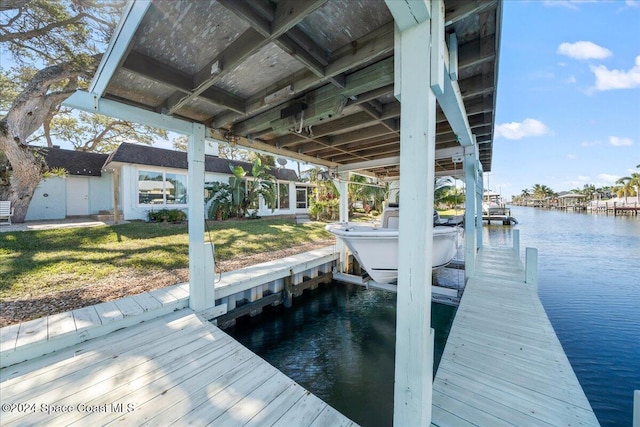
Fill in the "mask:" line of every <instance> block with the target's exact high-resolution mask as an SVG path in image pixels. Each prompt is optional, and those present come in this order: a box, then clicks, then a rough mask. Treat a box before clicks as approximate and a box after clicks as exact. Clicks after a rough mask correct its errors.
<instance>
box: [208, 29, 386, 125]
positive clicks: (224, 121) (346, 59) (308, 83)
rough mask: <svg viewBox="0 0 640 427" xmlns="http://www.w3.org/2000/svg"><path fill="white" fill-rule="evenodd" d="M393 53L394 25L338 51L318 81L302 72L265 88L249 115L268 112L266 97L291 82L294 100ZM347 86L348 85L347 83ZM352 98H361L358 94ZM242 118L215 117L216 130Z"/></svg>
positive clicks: (251, 102) (249, 107)
mask: <svg viewBox="0 0 640 427" xmlns="http://www.w3.org/2000/svg"><path fill="white" fill-rule="evenodd" d="M354 45H355V47H354ZM392 52H393V22H391V23H389V24H386V25H383V26H382V27H380V28H378V29H376V30H374V31H372V32H371V33H369V34H366V35H364V36H363V37H361V38H359V39H358V40H355V41H354V42H353V43H352V44H349V45H348V46H345V47H344V48H340V49H338V50H336V51H335V52H334V53H333V55H331V57H330V58H329V64H328V65H327V66H326V67H325V76H324V77H323V78H320V79H318V76H316V75H315V74H314V73H312V72H311V71H302V72H298V73H296V74H294V75H293V76H288V77H286V78H284V79H283V80H281V81H280V82H277V83H275V84H274V85H272V86H270V87H269V88H267V89H265V91H264V92H262V93H260V94H258V95H256V96H254V97H253V98H251V99H249V100H248V101H247V106H246V109H247V113H248V114H255V113H258V112H263V111H265V110H268V109H269V108H271V106H270V105H268V104H265V102H264V98H265V96H267V95H269V94H271V93H274V92H276V91H278V90H280V89H282V88H285V87H287V86H289V85H291V84H292V83H293V93H292V94H291V96H290V97H291V98H293V97H295V96H296V95H298V94H300V93H303V92H305V91H306V90H308V89H309V88H311V87H313V86H316V85H318V84H319V83H325V82H329V81H330V80H331V79H333V78H336V79H337V80H340V77H339V76H340V75H341V74H342V73H345V72H346V71H348V70H350V69H352V68H354V67H357V66H359V65H362V64H365V63H368V62H371V61H373V60H375V59H376V58H385V57H387V56H389V54H391V53H392ZM345 80H346V79H345ZM344 85H346V81H345V83H344ZM376 89H377V88H376ZM353 95H358V93H356V94H353ZM240 117H241V115H240V114H237V113H228V112H227V113H222V114H220V115H218V116H216V117H214V118H213V123H214V127H218V128H219V127H224V126H226V125H228V124H229V123H230V122H232V121H234V120H237V119H238V118H240Z"/></svg>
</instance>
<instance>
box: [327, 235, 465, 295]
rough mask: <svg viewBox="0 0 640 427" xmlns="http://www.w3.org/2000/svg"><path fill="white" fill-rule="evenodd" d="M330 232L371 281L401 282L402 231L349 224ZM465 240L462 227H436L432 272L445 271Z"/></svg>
mask: <svg viewBox="0 0 640 427" xmlns="http://www.w3.org/2000/svg"><path fill="white" fill-rule="evenodd" d="M326 229H327V231H329V232H330V233H332V234H334V235H335V236H336V237H337V238H339V239H341V240H342V241H344V242H345V244H346V245H347V247H348V248H349V250H350V251H351V253H352V254H353V256H354V257H355V258H356V259H357V260H358V262H359V263H360V266H361V267H362V268H363V269H364V270H365V271H366V272H367V273H368V274H369V276H371V279H373V280H375V281H376V282H379V283H391V282H393V281H395V280H397V279H398V229H390V228H377V227H374V226H367V225H353V224H345V223H334V224H328V225H327V226H326ZM461 237H462V229H461V228H460V227H447V226H435V227H433V252H432V254H431V255H432V256H431V267H432V268H434V269H436V268H441V267H444V266H446V265H447V264H449V263H450V262H451V260H452V259H453V257H454V256H455V254H456V252H457V250H458V247H459V245H460V242H461Z"/></svg>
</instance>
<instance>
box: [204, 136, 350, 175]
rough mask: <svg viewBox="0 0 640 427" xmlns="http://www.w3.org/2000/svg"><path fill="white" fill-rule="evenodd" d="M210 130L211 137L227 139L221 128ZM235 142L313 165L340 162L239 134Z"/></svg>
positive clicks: (251, 148) (220, 139)
mask: <svg viewBox="0 0 640 427" xmlns="http://www.w3.org/2000/svg"><path fill="white" fill-rule="evenodd" d="M208 131H209V134H208V137H209V138H211V139H214V140H217V141H226V140H227V139H226V136H225V134H224V132H223V131H220V130H219V129H213V128H209V129H208ZM235 143H236V144H237V145H240V146H242V147H245V148H248V149H250V150H254V151H260V152H264V153H268V154H273V155H274V156H280V157H287V158H290V159H293V160H300V161H301V162H306V163H309V164H312V165H318V166H326V167H328V168H335V167H336V166H338V164H337V163H335V162H331V161H328V160H323V159H320V158H317V157H314V156H308V155H305V154H302V153H298V152H296V151H292V150H284V149H280V148H277V147H275V146H273V145H270V144H267V143H265V142H262V141H258V140H249V139H247V138H244V137H240V136H237V137H235Z"/></svg>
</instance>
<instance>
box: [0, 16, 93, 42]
mask: <svg viewBox="0 0 640 427" xmlns="http://www.w3.org/2000/svg"><path fill="white" fill-rule="evenodd" d="M87 17H90V15H87V14H86V13H84V12H82V13H80V14H78V15H76V16H73V17H71V18H69V19H65V20H63V21H58V22H52V23H51V24H48V25H45V26H44V27H40V28H36V29H33V30H30V31H24V32H21V33H5V34H2V35H0V42H15V41H18V40H29V39H32V38H35V37H40V36H42V35H43V34H47V33H48V32H50V31H52V30H54V29H56V28H64V27H67V26H69V25H73V24H76V23H78V22H80V21H82V19H83V18H87Z"/></svg>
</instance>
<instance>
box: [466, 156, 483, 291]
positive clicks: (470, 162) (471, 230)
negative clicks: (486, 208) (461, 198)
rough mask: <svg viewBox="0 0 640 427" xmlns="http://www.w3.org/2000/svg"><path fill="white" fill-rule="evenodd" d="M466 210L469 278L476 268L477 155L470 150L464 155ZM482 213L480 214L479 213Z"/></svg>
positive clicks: (467, 272) (467, 269)
mask: <svg viewBox="0 0 640 427" xmlns="http://www.w3.org/2000/svg"><path fill="white" fill-rule="evenodd" d="M463 165H464V181H465V194H466V197H465V211H464V229H465V233H464V236H465V243H464V278H465V281H466V280H468V279H469V278H470V277H472V276H473V275H474V274H475V268H476V227H477V223H476V197H475V196H476V177H477V176H478V174H477V173H476V156H475V153H473V152H469V153H466V154H465V155H464V163H463ZM478 215H480V214H478Z"/></svg>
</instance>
